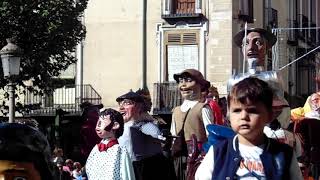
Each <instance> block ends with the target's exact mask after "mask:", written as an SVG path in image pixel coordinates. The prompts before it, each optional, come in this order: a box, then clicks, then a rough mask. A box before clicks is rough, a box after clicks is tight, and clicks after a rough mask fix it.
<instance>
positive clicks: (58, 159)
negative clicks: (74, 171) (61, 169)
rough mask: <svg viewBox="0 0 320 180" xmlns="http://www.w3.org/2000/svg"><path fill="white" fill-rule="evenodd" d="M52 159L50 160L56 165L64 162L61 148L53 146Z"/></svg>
mask: <svg viewBox="0 0 320 180" xmlns="http://www.w3.org/2000/svg"><path fill="white" fill-rule="evenodd" d="M52 154H53V159H52V162H53V163H54V164H55V165H57V164H58V163H60V164H62V163H64V160H63V150H62V149H61V148H58V147H56V148H54V150H53V153H52Z"/></svg>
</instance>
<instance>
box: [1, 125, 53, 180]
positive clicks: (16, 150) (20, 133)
mask: <svg viewBox="0 0 320 180" xmlns="http://www.w3.org/2000/svg"><path fill="white" fill-rule="evenodd" d="M0 160H8V161H17V162H31V163H32V164H33V165H34V166H35V168H36V169H37V170H38V171H39V173H40V176H41V179H48V180H51V179H52V178H53V176H52V175H53V174H52V172H53V167H54V166H53V163H51V151H50V146H49V142H48V141H47V139H46V137H45V136H44V135H43V134H42V133H41V132H40V131H39V130H37V129H35V128H34V127H31V126H28V125H24V124H18V123H1V124H0Z"/></svg>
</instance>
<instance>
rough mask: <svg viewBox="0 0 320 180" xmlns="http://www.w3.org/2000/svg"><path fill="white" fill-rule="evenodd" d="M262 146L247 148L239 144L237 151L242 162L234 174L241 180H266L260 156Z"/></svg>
mask: <svg viewBox="0 0 320 180" xmlns="http://www.w3.org/2000/svg"><path fill="white" fill-rule="evenodd" d="M263 149H264V146H247V145H244V144H240V143H239V151H240V155H241V157H242V158H243V160H242V161H241V162H240V166H239V168H238V170H237V172H236V174H237V176H238V179H241V180H256V179H260V180H264V179H266V176H265V172H264V168H263V164H262V161H261V159H260V155H261V154H262V153H263Z"/></svg>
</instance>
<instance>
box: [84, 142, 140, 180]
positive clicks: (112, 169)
mask: <svg viewBox="0 0 320 180" xmlns="http://www.w3.org/2000/svg"><path fill="white" fill-rule="evenodd" d="M101 142H102V143H104V144H107V143H108V140H102V141H101ZM86 173H87V176H88V179H89V180H135V176H134V170H133V166H132V162H131V160H130V158H129V155H128V153H127V151H126V149H125V148H121V147H120V146H119V144H115V145H113V146H112V147H110V148H108V149H107V150H106V151H102V152H100V151H99V150H98V146H97V145H95V146H94V147H93V149H92V151H91V152H90V155H89V157H88V159H87V162H86Z"/></svg>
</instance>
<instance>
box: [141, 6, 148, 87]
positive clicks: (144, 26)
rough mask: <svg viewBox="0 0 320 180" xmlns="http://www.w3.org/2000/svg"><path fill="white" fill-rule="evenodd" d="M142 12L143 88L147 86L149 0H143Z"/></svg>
mask: <svg viewBox="0 0 320 180" xmlns="http://www.w3.org/2000/svg"><path fill="white" fill-rule="evenodd" d="M142 8H143V13H142V88H143V89H144V88H147V0H143V5H142Z"/></svg>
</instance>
